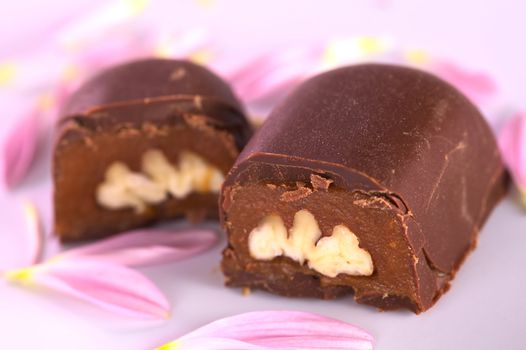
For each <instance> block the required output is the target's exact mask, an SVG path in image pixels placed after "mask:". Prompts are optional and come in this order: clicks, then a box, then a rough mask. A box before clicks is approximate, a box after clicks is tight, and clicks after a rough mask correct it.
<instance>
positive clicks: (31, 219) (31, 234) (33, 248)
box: [24, 201, 44, 266]
mask: <svg viewBox="0 0 526 350" xmlns="http://www.w3.org/2000/svg"><path fill="white" fill-rule="evenodd" d="M24 215H25V219H26V225H27V231H26V232H27V235H26V237H27V247H28V250H29V252H28V259H27V263H26V266H30V265H34V264H38V263H39V262H40V261H41V260H42V257H43V253H44V227H43V224H42V219H41V218H40V213H39V211H38V209H37V207H36V205H35V204H34V203H33V202H29V201H28V202H25V203H24Z"/></svg>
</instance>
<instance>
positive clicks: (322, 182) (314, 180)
mask: <svg viewBox="0 0 526 350" xmlns="http://www.w3.org/2000/svg"><path fill="white" fill-rule="evenodd" d="M333 182H334V181H333V180H331V179H326V178H324V177H323V176H320V175H316V174H311V175H310V183H311V184H312V188H314V190H315V191H317V190H323V191H327V190H328V189H329V186H330V185H331V184H332V183H333Z"/></svg>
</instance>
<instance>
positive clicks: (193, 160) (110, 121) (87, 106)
mask: <svg viewBox="0 0 526 350" xmlns="http://www.w3.org/2000/svg"><path fill="white" fill-rule="evenodd" d="M250 134H251V130H250V126H249V124H248V122H247V119H246V118H245V116H244V113H243V108H242V107H241V105H240V103H239V102H238V100H237V99H236V97H235V96H234V94H233V93H232V91H231V89H230V88H229V87H228V86H227V84H226V83H225V82H223V81H222V80H221V79H220V78H219V77H217V76H216V75H214V74H213V73H211V72H210V71H208V70H207V69H205V68H203V67H201V66H198V65H195V64H193V63H190V62H186V61H178V60H165V59H147V60H141V61H134V62H130V63H126V64H123V65H119V66H116V67H113V68H110V69H108V70H106V71H103V72H101V73H100V74H98V75H96V76H95V77H93V78H92V79H91V80H89V81H87V82H86V83H85V84H84V85H82V86H81V87H80V89H79V90H78V91H77V92H76V93H74V94H73V95H72V97H71V98H70V99H69V101H68V102H67V103H66V106H65V108H64V111H63V118H62V119H61V121H60V123H59V125H58V138H57V142H56V146H55V151H54V165H53V178H54V186H55V192H54V202H55V232H56V233H57V234H58V236H60V238H61V239H62V240H63V241H69V240H78V239H91V238H96V237H101V236H106V235H109V234H112V233H115V232H119V231H123V230H127V229H131V228H134V227H138V226H143V225H146V224H149V223H152V222H154V221H158V220H164V219H171V218H175V217H179V216H182V215H186V216H187V217H189V218H190V219H192V220H199V219H201V218H205V217H217V196H218V192H219V189H220V187H221V184H222V182H223V179H224V175H225V174H226V173H227V172H228V170H229V169H230V167H231V166H232V164H233V163H234V161H235V159H236V158H237V156H238V154H239V152H240V150H241V149H242V148H243V146H244V145H245V143H246V142H247V140H248V138H249V137H250Z"/></svg>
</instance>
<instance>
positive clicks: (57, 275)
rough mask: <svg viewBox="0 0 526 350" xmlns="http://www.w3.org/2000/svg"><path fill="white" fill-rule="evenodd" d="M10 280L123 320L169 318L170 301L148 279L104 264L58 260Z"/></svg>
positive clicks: (19, 272)
mask: <svg viewBox="0 0 526 350" xmlns="http://www.w3.org/2000/svg"><path fill="white" fill-rule="evenodd" d="M7 278H8V279H9V280H11V281H15V282H21V283H24V284H28V285H35V286H42V287H46V288H50V289H54V290H57V291H60V292H62V293H64V294H67V295H69V296H72V297H75V298H78V299H81V300H84V301H86V302H89V303H91V304H93V305H96V306H98V307H101V308H103V309H106V310H109V311H112V312H115V313H119V314H121V315H123V316H129V317H141V318H167V317H168V314H169V309H170V306H169V303H168V301H167V299H166V297H165V296H164V295H163V294H162V293H161V292H160V291H159V289H158V288H157V287H156V286H155V285H154V284H153V283H152V282H151V281H150V280H149V279H148V278H146V277H145V276H144V275H142V274H141V273H139V272H137V271H135V270H132V269H129V268H126V267H123V266H119V265H116V264H112V263H108V262H104V261H99V260H89V259H76V260H56V261H53V262H49V263H46V264H43V265H37V266H34V267H30V268H26V269H21V270H17V271H12V272H9V273H8V274H7Z"/></svg>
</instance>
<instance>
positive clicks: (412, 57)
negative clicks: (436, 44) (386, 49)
mask: <svg viewBox="0 0 526 350" xmlns="http://www.w3.org/2000/svg"><path fill="white" fill-rule="evenodd" d="M404 56H405V59H406V60H407V61H408V62H409V63H413V64H425V63H427V62H429V55H428V54H427V52H425V51H424V50H411V51H407V52H406V53H405V54H404Z"/></svg>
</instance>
